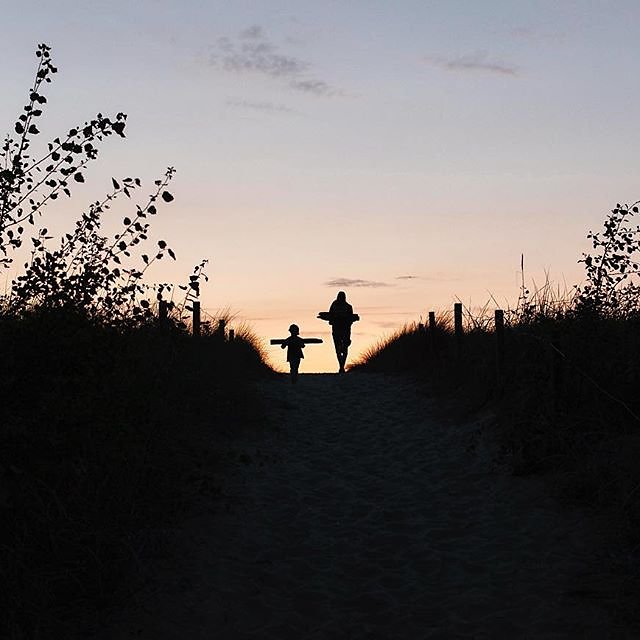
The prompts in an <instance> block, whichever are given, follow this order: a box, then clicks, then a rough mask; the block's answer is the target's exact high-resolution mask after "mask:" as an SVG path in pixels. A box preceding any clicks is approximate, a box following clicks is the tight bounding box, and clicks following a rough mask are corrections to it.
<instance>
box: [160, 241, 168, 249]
mask: <svg viewBox="0 0 640 640" xmlns="http://www.w3.org/2000/svg"><path fill="white" fill-rule="evenodd" d="M158 246H159V247H160V248H161V249H165V248H166V246H167V243H166V242H165V241H164V240H158Z"/></svg>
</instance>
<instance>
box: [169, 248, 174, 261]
mask: <svg viewBox="0 0 640 640" xmlns="http://www.w3.org/2000/svg"><path fill="white" fill-rule="evenodd" d="M167 252H168V253H169V255H170V256H171V257H172V258H173V259H174V260H175V259H176V254H175V253H173V250H172V249H167Z"/></svg>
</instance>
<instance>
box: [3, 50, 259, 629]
mask: <svg viewBox="0 0 640 640" xmlns="http://www.w3.org/2000/svg"><path fill="white" fill-rule="evenodd" d="M36 56H37V60H38V66H37V70H36V75H35V79H34V83H33V85H32V86H31V88H30V90H29V93H28V96H29V97H28V101H27V104H26V105H25V106H24V109H23V112H22V113H21V114H20V116H19V117H18V118H17V120H16V122H15V124H14V125H13V128H12V130H13V133H12V134H10V135H8V136H7V137H6V138H5V140H4V144H3V146H2V149H1V150H0V266H1V267H7V268H8V267H11V266H12V265H13V264H15V263H16V262H18V263H22V262H23V265H24V268H23V270H22V271H21V272H19V275H17V276H16V277H15V279H14V280H13V281H12V282H11V284H10V286H9V287H7V288H6V289H5V292H4V294H3V295H1V296H0V354H1V366H0V637H2V638H5V637H6V638H9V639H11V640H14V639H15V640H18V639H19V640H23V639H27V638H29V639H30V638H34V639H45V638H75V637H79V635H80V633H81V631H80V630H81V629H91V628H92V627H95V625H97V624H99V621H100V619H101V616H102V615H103V614H104V612H105V611H108V610H109V608H110V607H112V606H114V605H116V604H117V603H119V602H122V600H123V599H125V598H127V597H128V596H129V595H131V593H132V590H135V589H137V588H139V586H140V584H139V578H140V576H142V575H143V573H144V572H143V569H144V567H145V565H146V564H147V563H148V562H150V561H151V559H153V558H157V556H158V554H159V553H161V552H162V548H163V545H164V543H165V541H166V540H167V536H166V533H167V532H168V531H170V529H171V527H173V526H174V525H175V524H176V522H178V521H179V517H180V516H182V515H183V514H184V513H185V512H186V511H188V510H189V509H191V508H192V507H193V506H194V505H195V504H196V503H197V502H198V499H199V498H200V497H202V496H204V497H207V496H209V495H210V494H211V493H215V492H216V487H215V486H214V483H213V473H214V472H215V470H216V464H217V461H218V458H219V451H218V449H217V448H216V442H217V440H218V439H219V437H218V436H219V434H220V433H222V432H224V431H227V432H229V431H231V432H232V431H233V430H234V429H237V428H238V427H240V426H242V425H243V424H246V423H248V422H255V421H259V420H261V413H260V408H259V406H258V404H257V402H256V400H255V395H254V393H253V391H252V380H253V379H255V378H256V377H257V376H259V375H264V374H266V373H268V371H269V370H268V368H267V367H266V365H265V364H264V359H263V353H262V350H261V347H260V345H259V343H258V341H257V340H256V339H255V337H254V336H252V335H251V333H250V331H248V330H247V329H246V328H240V329H239V330H237V331H236V335H235V339H234V340H228V339H227V337H226V336H225V334H224V331H220V330H219V325H216V324H215V323H214V326H209V325H208V324H207V323H206V322H205V323H203V324H202V326H201V330H200V333H201V335H200V336H199V337H197V338H196V337H193V336H191V335H190V333H191V329H190V326H189V315H190V312H192V311H193V307H194V303H195V302H196V301H197V299H198V297H199V294H200V285H201V283H202V282H203V281H205V280H206V279H207V277H206V274H205V272H204V268H205V265H206V260H205V261H202V262H201V263H200V264H199V265H197V266H196V267H195V269H193V271H192V273H191V274H190V275H189V276H188V278H187V279H186V282H185V283H184V284H178V285H175V286H174V285H173V284H171V283H153V282H150V281H149V280H148V278H149V275H150V273H151V271H150V268H151V267H152V266H153V264H154V263H156V262H157V261H158V260H161V259H163V258H164V259H165V260H168V259H173V260H176V255H175V253H174V252H173V250H172V249H171V248H170V247H169V246H168V244H167V242H166V241H165V240H162V239H158V240H152V239H151V233H152V230H151V223H150V220H152V219H153V217H154V216H156V215H157V214H158V213H159V208H160V207H162V206H164V205H168V204H169V203H170V202H171V201H172V200H173V195H172V194H171V193H170V192H169V191H168V190H167V187H168V184H169V182H170V180H171V179H172V178H173V176H174V170H173V168H171V167H170V168H168V169H167V170H166V172H165V174H164V177H163V178H161V179H159V180H156V181H155V184H154V187H153V189H152V190H151V193H150V194H149V195H148V196H146V197H144V198H142V199H140V198H139V196H138V198H137V201H136V196H137V194H138V193H139V191H140V189H141V188H142V184H141V181H140V180H139V179H137V178H131V177H124V178H117V179H116V178H113V179H112V180H111V181H110V184H109V185H108V188H109V192H108V193H107V195H106V196H105V197H104V198H103V199H102V200H97V201H95V202H93V203H91V204H90V205H89V206H88V207H87V208H86V209H85V211H84V212H83V213H82V214H81V215H80V217H79V218H78V220H77V222H76V223H75V226H73V228H71V229H70V230H69V232H68V233H65V234H64V235H63V236H62V237H60V238H58V239H56V238H54V237H52V236H50V235H49V231H48V229H47V227H46V226H41V220H42V217H43V213H44V209H45V207H46V206H47V205H48V204H50V203H51V202H53V201H55V200H57V199H68V198H70V197H71V190H72V189H73V188H75V187H77V186H78V185H80V184H81V183H83V182H84V177H83V169H84V167H85V166H86V165H87V164H88V163H90V162H92V161H94V160H95V159H96V158H97V156H98V151H99V148H100V146H101V145H102V144H104V143H105V141H106V139H107V138H109V137H110V136H115V137H119V138H124V137H125V126H126V115H125V114H123V113H118V114H117V115H116V116H114V117H108V116H104V115H102V114H98V115H97V116H96V117H95V118H93V119H91V120H88V121H86V122H85V123H83V124H82V125H80V126H75V127H73V128H71V129H70V130H69V131H68V133H67V134H66V135H64V136H60V137H57V138H54V139H53V140H52V141H51V142H49V143H48V144H47V145H46V147H45V148H44V149H43V150H41V151H40V153H39V154H36V156H35V157H34V155H33V152H32V146H33V143H34V140H35V139H36V137H37V136H38V135H40V130H39V128H38V123H39V118H40V117H41V116H42V113H43V108H44V105H46V103H47V98H46V96H45V94H44V87H45V86H46V83H48V82H50V81H51V78H52V75H53V74H55V73H56V72H57V69H56V67H55V66H54V65H53V63H52V59H51V54H50V48H49V47H48V46H47V45H40V46H39V47H38V49H37V52H36ZM118 208H123V209H124V211H123V212H122V213H116V211H117V209H118ZM107 221H109V224H111V225H113V224H116V225H119V227H118V231H116V232H115V233H111V234H105V233H104V232H103V231H102V228H103V225H104V224H105V222H107ZM5 273H7V272H5ZM160 310H162V312H161V313H159V311H160Z"/></svg>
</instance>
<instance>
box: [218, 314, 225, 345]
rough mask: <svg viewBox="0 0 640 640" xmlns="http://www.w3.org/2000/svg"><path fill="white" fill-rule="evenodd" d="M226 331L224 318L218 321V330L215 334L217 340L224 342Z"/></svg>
mask: <svg viewBox="0 0 640 640" xmlns="http://www.w3.org/2000/svg"><path fill="white" fill-rule="evenodd" d="M226 330H227V321H226V320H225V319H224V318H220V320H218V330H217V332H216V334H217V336H218V338H220V339H221V340H224V339H225V334H226Z"/></svg>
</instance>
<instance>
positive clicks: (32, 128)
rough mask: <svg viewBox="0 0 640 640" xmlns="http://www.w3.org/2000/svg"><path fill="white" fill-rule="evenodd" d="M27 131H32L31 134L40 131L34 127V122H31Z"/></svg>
mask: <svg viewBox="0 0 640 640" xmlns="http://www.w3.org/2000/svg"><path fill="white" fill-rule="evenodd" d="M29 133H32V134H33V135H36V134H37V133H40V130H39V129H38V127H36V125H35V124H32V125H31V126H30V127H29Z"/></svg>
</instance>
